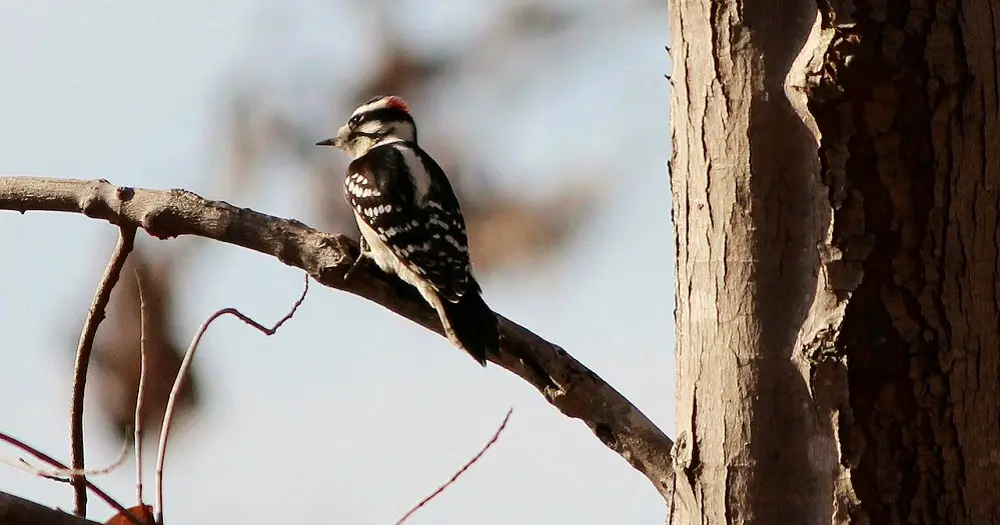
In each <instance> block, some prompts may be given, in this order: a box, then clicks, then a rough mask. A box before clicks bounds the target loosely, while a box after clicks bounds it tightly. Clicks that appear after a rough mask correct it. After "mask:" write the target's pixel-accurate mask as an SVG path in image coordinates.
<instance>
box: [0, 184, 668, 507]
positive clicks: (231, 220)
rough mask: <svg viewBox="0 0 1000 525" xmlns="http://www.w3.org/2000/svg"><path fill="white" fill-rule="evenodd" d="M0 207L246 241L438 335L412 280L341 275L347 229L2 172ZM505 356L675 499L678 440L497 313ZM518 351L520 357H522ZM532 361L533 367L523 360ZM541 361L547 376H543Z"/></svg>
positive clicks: (348, 252) (177, 195) (173, 193)
mask: <svg viewBox="0 0 1000 525" xmlns="http://www.w3.org/2000/svg"><path fill="white" fill-rule="evenodd" d="M0 209H5V210H14V211H19V212H21V213H24V212H25V211H61V212H72V213H83V214H84V215H86V216H88V217H91V218H94V219H102V220H106V221H108V222H110V223H112V224H116V225H119V226H134V227H138V228H142V229H144V230H146V232H147V233H149V234H150V235H152V236H154V237H157V238H160V239H168V238H171V237H177V236H180V235H194V236H198V237H205V238H208V239H214V240H217V241H221V242H225V243H229V244H234V245H237V246H242V247H244V248H248V249H251V250H254V251H257V252H260V253H263V254H267V255H271V256H273V257H275V258H277V259H278V260H280V261H281V262H283V263H285V264H287V265H290V266H295V267H297V268H301V269H303V270H305V271H306V272H308V273H309V274H310V275H311V276H312V277H313V278H314V279H315V280H316V281H317V282H319V283H320V284H323V285H325V286H329V287H331V288H336V289H339V290H343V291H346V292H350V293H352V294H355V295H358V296H360V297H364V298H365V299H368V300H370V301H373V302H375V303H378V304H380V305H382V306H384V307H385V308H388V309H389V310H391V311H393V312H395V313H397V314H399V315H401V316H403V317H405V318H407V319H410V320H411V321H413V322H415V323H418V324H420V325H421V326H424V327H425V328H428V329H430V330H433V331H435V332H437V333H438V334H441V333H442V331H441V324H440V322H439V321H438V319H437V316H436V315H434V312H433V310H431V309H430V307H428V306H427V305H426V304H425V303H424V302H423V301H422V300H421V298H420V296H419V295H418V294H417V293H416V291H415V290H413V289H412V287H410V286H407V285H406V284H404V283H402V282H401V281H399V280H398V279H395V278H393V277H389V276H387V275H385V274H384V273H382V272H380V271H378V270H377V269H375V268H373V267H372V265H367V266H366V267H365V268H364V269H361V270H360V271H358V272H356V273H355V274H354V275H352V276H351V279H350V281H348V282H344V279H343V276H344V272H346V271H347V269H348V268H350V266H351V264H352V263H353V262H354V258H355V256H356V254H357V244H356V243H355V242H354V241H352V240H351V239H349V238H348V237H346V236H344V235H333V234H328V233H323V232H320V231H317V230H315V229H312V228H310V227H308V226H306V225H305V224H302V223H301V222H299V221H296V220H289V219H282V218H278V217H272V216H270V215H265V214H262V213H258V212H255V211H253V210H250V209H247V208H238V207H235V206H232V205H230V204H228V203H225V202H222V201H211V200H207V199H204V198H202V197H199V196H198V195H195V194H194V193H191V192H189V191H185V190H180V189H171V190H150V189H142V188H128V187H116V186H114V185H112V184H111V183H109V182H108V181H105V180H94V181H84V180H67V179H46V178H36V177H0ZM500 334H501V349H502V351H501V352H500V355H498V356H491V357H490V360H491V361H493V362H494V363H496V364H498V365H500V366H502V367H504V368H506V369H507V370H510V371H511V372H513V373H514V374H517V375H518V376H520V377H521V378H523V379H524V380H526V381H528V382H529V383H530V384H532V385H533V386H535V388H537V389H538V390H539V391H540V392H541V393H542V395H544V396H545V398H546V399H547V400H548V401H549V402H550V403H552V405H554V406H555V407H556V408H558V409H559V410H560V411H561V412H562V413H563V414H565V415H566V416H568V417H572V418H577V419H580V420H582V421H583V422H584V423H586V424H587V426H588V427H590V429H591V430H592V431H593V432H594V434H595V435H596V436H597V438H598V439H600V440H601V442H602V443H604V444H605V445H606V446H607V447H608V448H610V449H611V450H614V451H615V452H617V453H618V454H620V455H621V456H622V457H623V458H625V460H626V461H628V462H629V464H630V465H632V467H634V468H635V469H636V470H638V471H639V472H641V473H643V474H644V475H645V476H646V477H647V478H649V480H650V481H651V482H652V483H653V485H654V486H655V487H656V489H657V490H658V491H659V492H660V493H661V494H662V495H663V496H664V497H665V498H666V499H667V501H668V502H669V501H670V497H671V495H672V494H671V493H672V491H673V486H674V483H673V469H672V466H671V459H670V449H671V447H672V445H673V443H672V442H671V441H670V439H669V438H668V437H667V436H666V435H665V434H664V433H663V431H661V430H660V429H659V428H657V427H656V425H654V424H653V423H652V422H651V421H650V420H649V419H648V418H647V417H646V416H645V415H644V414H643V413H642V412H640V411H639V410H638V409H637V408H636V407H635V406H634V405H632V403H630V402H629V401H628V400H627V399H625V398H624V397H623V396H622V395H621V394H620V393H619V392H618V391H617V390H615V389H614V388H612V387H611V386H610V385H608V384H607V383H606V382H604V380H602V379H601V378H600V377H599V376H598V375H597V374H595V373H594V372H592V371H591V370H590V369H588V368H587V367H585V366H583V365H582V364H580V363H579V362H578V361H577V360H576V359H574V358H573V357H572V356H570V355H569V354H568V353H567V352H566V351H565V350H563V349H562V348H560V347H559V346H557V345H554V344H552V343H549V342H547V341H545V340H544V339H542V338H540V337H538V336H537V335H535V334H533V333H531V332H530V331H528V330H527V329H525V328H523V327H521V326H519V325H517V324H515V323H513V322H511V321H510V320H508V319H506V318H504V317H502V316H500ZM519 356H520V358H519ZM525 358H529V359H530V361H533V363H532V365H526V364H525V361H526V360H529V359H525ZM537 368H541V371H543V372H544V374H545V376H547V377H540V374H539V373H538V372H539V371H538V370H536V369H537Z"/></svg>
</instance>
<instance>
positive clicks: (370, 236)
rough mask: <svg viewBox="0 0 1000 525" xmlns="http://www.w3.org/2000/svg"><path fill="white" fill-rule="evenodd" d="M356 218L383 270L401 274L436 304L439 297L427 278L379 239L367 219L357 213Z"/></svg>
mask: <svg viewBox="0 0 1000 525" xmlns="http://www.w3.org/2000/svg"><path fill="white" fill-rule="evenodd" d="M354 219H355V220H356V221H357V223H358V229H360V230H361V235H362V236H364V238H365V240H366V241H368V246H369V248H370V249H371V253H370V254H369V255H370V256H371V258H372V259H373V260H374V261H375V264H377V265H378V267H379V268H381V269H382V271H383V272H386V273H389V274H395V275H397V276H399V278H400V279H402V280H403V282H405V283H407V284H409V285H410V286H413V287H414V288H416V289H417V290H418V291H419V292H420V295H422V296H423V297H424V300H426V301H427V302H428V303H429V304H430V305H431V306H435V304H436V301H437V300H438V297H437V292H436V291H434V288H432V287H431V286H430V284H428V283H427V281H426V280H425V279H421V278H420V277H419V276H417V275H416V274H415V273H413V271H412V270H410V269H409V268H407V267H406V265H404V264H403V262H402V261H400V260H399V257H396V254H395V253H393V251H392V248H390V247H389V246H388V245H387V244H386V243H385V242H384V241H383V240H382V239H379V237H378V234H377V233H375V230H373V229H372V227H371V226H368V224H367V223H366V222H365V221H363V220H361V219H360V218H359V217H358V216H357V214H355V215H354Z"/></svg>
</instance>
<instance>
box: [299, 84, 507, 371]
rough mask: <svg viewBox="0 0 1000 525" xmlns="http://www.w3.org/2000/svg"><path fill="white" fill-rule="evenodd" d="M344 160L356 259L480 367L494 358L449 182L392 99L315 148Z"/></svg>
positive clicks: (362, 109) (375, 102) (489, 323)
mask: <svg viewBox="0 0 1000 525" xmlns="http://www.w3.org/2000/svg"><path fill="white" fill-rule="evenodd" d="M317 145H320V146H336V147H338V148H340V149H343V150H345V151H347V152H348V153H351V154H352V155H353V156H354V160H353V161H352V162H351V163H350V165H348V168H347V176H346V179H345V181H344V197H345V198H346V200H347V203H348V204H349V205H350V206H351V209H352V210H353V212H354V218H355V219H356V221H357V223H358V228H359V229H360V230H361V256H360V257H359V258H358V262H359V263H360V262H361V261H362V259H365V258H370V259H372V260H373V261H375V263H376V264H377V265H378V266H379V268H381V269H382V270H383V271H385V272H387V273H390V274H394V275H396V276H398V277H399V278H400V279H401V280H403V281H404V282H406V283H408V284H410V285H412V286H413V287H415V288H416V289H417V290H418V291H419V292H420V295H421V296H422V297H423V298H424V300H426V301H427V303H428V304H430V305H431V306H432V307H433V308H434V310H435V311H437V313H438V316H439V317H440V319H441V323H442V325H443V326H444V331H445V335H446V336H447V337H448V339H449V340H450V341H451V342H452V343H453V344H455V345H456V346H458V347H459V348H462V349H463V350H465V351H466V352H468V353H469V354H470V355H471V356H472V357H473V358H475V359H476V361H478V362H479V363H480V364H482V365H484V366H485V365H486V357H487V355H488V354H490V353H496V352H497V351H499V334H498V331H497V318H496V315H495V314H494V313H493V311H492V310H491V309H490V307H489V306H488V305H487V304H486V302H485V301H483V298H482V295H481V293H482V292H481V289H480V287H479V284H478V283H477V282H476V279H475V277H474V276H473V274H472V265H471V262H470V260H469V247H468V236H467V234H466V230H465V219H464V218H463V217H462V210H461V208H460V206H459V203H458V199H457V198H456V197H455V193H454V191H453V190H452V187H451V184H450V183H449V182H448V177H447V175H445V173H444V171H443V170H442V169H441V167H440V166H439V165H438V164H437V162H435V161H434V159H433V158H431V156H430V155H428V154H427V152H425V151H424V150H423V149H421V148H420V146H418V145H417V129H416V124H415V123H414V121H413V118H412V117H411V116H410V113H409V109H408V107H407V105H406V103H405V102H404V101H403V100H402V99H400V98H399V97H394V96H379V97H374V98H372V99H370V100H368V101H367V102H365V103H364V104H362V105H361V106H359V107H358V108H357V109H355V110H354V113H353V114H352V115H351V118H350V120H349V121H348V123H347V124H346V125H344V126H342V127H341V128H340V130H339V131H338V133H337V136H336V137H335V138H332V139H328V140H324V141H320V142H318V143H317Z"/></svg>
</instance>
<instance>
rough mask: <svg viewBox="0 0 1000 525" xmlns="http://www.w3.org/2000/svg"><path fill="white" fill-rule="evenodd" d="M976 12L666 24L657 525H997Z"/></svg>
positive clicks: (991, 224) (832, 11)
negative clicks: (668, 315) (668, 233)
mask: <svg viewBox="0 0 1000 525" xmlns="http://www.w3.org/2000/svg"><path fill="white" fill-rule="evenodd" d="M998 12H1000V7H997V6H995V5H994V4H992V3H990V2H989V1H987V0H980V1H969V2H959V1H957V0H951V1H949V0H936V1H935V0H922V1H921V0H913V1H907V0H898V1H896V0H888V1H885V0H882V1H862V0H858V1H853V2H852V1H834V0H830V1H827V0H820V1H818V2H815V1H804V0H799V1H795V2H779V1H776V0H767V1H762V2H753V3H750V2H747V3H744V2H737V1H709V0H704V1H694V0H692V1H684V2H672V3H671V8H670V13H671V23H672V31H673V39H674V45H673V46H672V58H673V60H674V75H673V80H674V91H673V93H674V94H673V116H672V128H673V147H674V156H673V158H672V160H671V172H672V175H671V181H672V187H673V191H672V197H673V209H674V220H675V225H676V227H677V233H676V236H677V239H676V240H677V250H678V280H677V298H678V299H677V300H678V303H677V335H678V347H677V359H678V418H677V419H678V426H679V428H678V430H679V432H680V434H679V436H678V439H677V443H676V446H675V452H674V455H675V469H676V470H677V474H678V478H679V483H680V482H681V481H685V482H686V483H689V484H690V486H691V487H692V489H693V492H694V494H695V499H696V501H697V505H695V506H694V508H688V507H682V506H675V510H677V512H676V513H675V514H674V515H673V516H672V522H674V523H699V522H700V523H713V524H714V523H803V524H819V523H824V524H827V523H972V524H980V523H982V524H985V523H1000V499H998V498H997V497H996V487H1000V452H998V450H1000V424H998V422H1000V386H998V373H1000V355H998V350H1000V311H998V304H1000V282H998V281H1000V278H998V269H997V268H998V252H1000V219H998V211H997V210H998V199H1000V188H998V174H997V173H998V169H1000V154H998V152H1000V147H998V144H1000V129H998V112H1000V110H998V101H997V93H998V89H1000V86H998V74H997V68H998V56H997V53H998V51H997V50H998V46H1000V42H998V39H997V29H998V28H1000V14H998Z"/></svg>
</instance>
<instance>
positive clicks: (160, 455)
mask: <svg viewBox="0 0 1000 525" xmlns="http://www.w3.org/2000/svg"><path fill="white" fill-rule="evenodd" d="M307 293H309V275H308V274H307V275H306V276H305V285H304V286H303V288H302V295H300V296H299V298H298V299H297V300H296V301H295V304H293V305H292V308H291V309H290V310H289V311H288V313H286V314H285V316H284V317H282V318H281V319H278V322H276V323H274V325H273V326H271V327H270V328H268V327H266V326H264V325H262V324H260V323H258V322H257V321H254V320H253V319H251V318H249V317H247V316H246V315H243V313H242V312H240V311H239V310H237V309H235V308H223V309H221V310H217V311H216V312H215V313H213V314H212V315H210V316H209V317H208V319H206V320H205V322H204V323H202V324H201V326H200V327H199V328H198V332H197V333H196V334H195V336H194V339H192V340H191V345H190V346H188V349H187V352H185V353H184V360H183V361H181V367H180V369H179V370H178V371H177V378H176V379H174V385H173V387H172V388H171V389H170V396H169V397H167V408H166V409H165V410H164V412H163V424H162V425H161V428H160V443H159V448H158V449H157V451H156V487H155V493H156V496H155V500H156V501H155V503H154V515H155V516H156V522H157V523H163V462H164V458H165V457H166V454H167V440H168V439H169V437H170V422H171V420H172V416H173V412H174V402H175V401H176V399H177V395H178V394H179V393H180V391H181V388H183V387H184V380H185V379H186V378H187V373H188V369H190V368H191V361H192V360H194V353H195V351H197V350H198V344H199V343H201V338H202V336H204V335H205V331H207V330H208V327H209V326H211V324H212V322H213V321H215V320H216V319H218V318H220V317H222V316H223V315H232V316H234V317H236V318H238V319H239V320H241V321H243V322H244V323H246V324H248V325H250V326H252V327H253V328H256V329H257V330H258V331H260V332H261V333H263V334H264V335H268V336H271V335H274V333H275V332H277V331H278V328H281V325H283V324H285V321H288V320H289V319H291V318H292V316H293V315H295V312H296V311H297V310H298V309H299V306H301V305H302V301H305V299H306V294H307Z"/></svg>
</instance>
